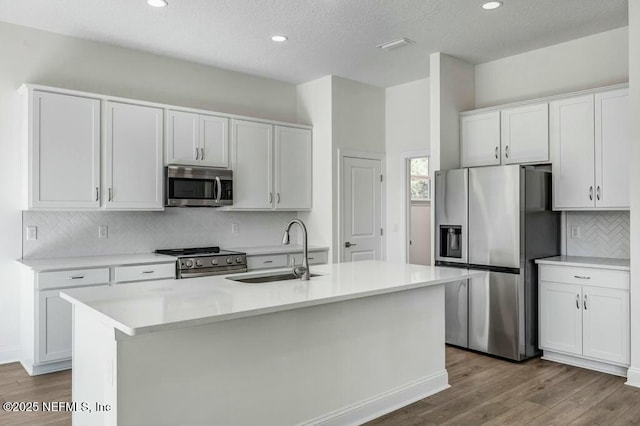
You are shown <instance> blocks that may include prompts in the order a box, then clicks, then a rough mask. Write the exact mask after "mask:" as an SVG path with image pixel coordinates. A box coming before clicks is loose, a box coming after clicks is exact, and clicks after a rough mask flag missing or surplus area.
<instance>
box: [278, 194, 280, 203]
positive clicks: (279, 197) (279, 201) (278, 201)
mask: <svg viewBox="0 0 640 426" xmlns="http://www.w3.org/2000/svg"><path fill="white" fill-rule="evenodd" d="M277 204H280V193H279V192H278V203H277Z"/></svg>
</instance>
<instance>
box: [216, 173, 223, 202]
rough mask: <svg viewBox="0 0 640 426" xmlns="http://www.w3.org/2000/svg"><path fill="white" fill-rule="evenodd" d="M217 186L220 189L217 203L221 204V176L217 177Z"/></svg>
mask: <svg viewBox="0 0 640 426" xmlns="http://www.w3.org/2000/svg"><path fill="white" fill-rule="evenodd" d="M216 186H217V187H218V195H217V196H216V203H219V202H220V197H221V196H222V182H220V176H216Z"/></svg>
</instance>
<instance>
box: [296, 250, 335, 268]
mask: <svg viewBox="0 0 640 426" xmlns="http://www.w3.org/2000/svg"><path fill="white" fill-rule="evenodd" d="M289 259H290V260H289V263H288V264H291V259H294V262H295V264H296V265H301V264H302V253H291V254H290V255H289ZM322 263H327V252H326V251H314V252H309V265H319V264H322Z"/></svg>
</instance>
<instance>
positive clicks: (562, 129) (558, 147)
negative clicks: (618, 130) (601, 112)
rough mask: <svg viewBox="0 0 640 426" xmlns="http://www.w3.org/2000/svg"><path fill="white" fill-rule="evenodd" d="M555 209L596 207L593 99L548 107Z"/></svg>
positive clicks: (583, 97)
mask: <svg viewBox="0 0 640 426" xmlns="http://www.w3.org/2000/svg"><path fill="white" fill-rule="evenodd" d="M550 115H551V117H550V118H551V119H550V136H551V161H552V163H553V207H554V209H580V208H584V209H589V208H591V209H592V208H594V207H595V188H594V186H595V185H594V182H595V170H594V155H595V153H594V131H593V129H594V101H593V95H586V96H579V97H576V98H569V99H562V100H558V101H554V102H551V104H550Z"/></svg>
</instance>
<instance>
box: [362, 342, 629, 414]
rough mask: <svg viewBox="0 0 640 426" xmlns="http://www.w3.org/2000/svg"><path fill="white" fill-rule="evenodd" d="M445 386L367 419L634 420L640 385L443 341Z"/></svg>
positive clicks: (616, 378)
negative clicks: (513, 360) (494, 355)
mask: <svg viewBox="0 0 640 426" xmlns="http://www.w3.org/2000/svg"><path fill="white" fill-rule="evenodd" d="M447 370H448V372H449V383H450V384H451V388H449V389H447V390H445V391H444V392H440V393H438V394H436V395H433V396H431V397H429V398H425V399H423V400H421V401H418V402H416V403H414V404H411V405H409V406H407V407H404V408H402V409H400V410H397V411H394V412H393V413H389V414H387V415H386V416H383V417H380V418H378V419H376V420H374V421H372V422H369V423H368V425H372V426H373V425H376V426H382V425H384V426H410V425H465V426H475V425H536V426H538V425H539V426H548V425H563V426H564V425H639V424H640V389H636V388H632V387H629V386H626V385H625V384H624V382H625V379H624V378H622V377H616V376H611V375H608V374H604V373H597V372H594V371H590V370H584V369H581V368H576V367H571V366H568V365H563V364H557V363H554V362H550V361H543V360H541V359H539V358H536V359H532V360H529V361H526V362H523V363H519V364H517V363H511V362H508V361H502V360H498V359H495V358H491V357H487V356H483V355H479V354H475V353H472V352H468V351H464V350H461V349H457V348H452V347H447Z"/></svg>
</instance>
